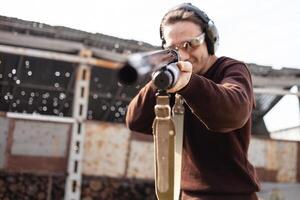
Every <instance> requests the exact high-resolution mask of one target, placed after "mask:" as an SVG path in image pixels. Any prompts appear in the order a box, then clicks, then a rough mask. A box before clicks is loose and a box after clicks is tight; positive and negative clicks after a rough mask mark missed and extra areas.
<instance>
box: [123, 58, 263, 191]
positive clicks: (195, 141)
mask: <svg viewBox="0 0 300 200" xmlns="http://www.w3.org/2000/svg"><path fill="white" fill-rule="evenodd" d="M155 93H156V90H155V88H154V87H153V86H152V84H151V83H148V84H147V85H146V86H145V87H144V88H142V89H141V91H140V92H139V93H138V95H137V96H136V97H135V98H134V99H133V100H132V101H131V103H130V104H129V106H128V111H127V116H126V123H127V126H128V127H129V128H130V129H131V130H134V131H138V132H142V133H148V134H151V133H152V128H151V126H152V122H153V119H154V117H155V116H154V105H155ZM178 93H179V94H181V95H182V96H183V98H184V100H185V107H186V111H185V121H184V149H183V155H182V162H183V163H182V183H181V188H182V189H183V190H184V191H191V192H196V193H201V194H251V193H253V192H256V191H258V190H259V183H258V179H257V176H256V173H255V170H254V168H253V166H252V165H251V164H250V163H249V161H248V159H247V151H248V146H249V140H250V137H251V112H252V109H253V107H254V97H253V88H252V81H251V75H250V73H249V71H248V69H247V67H246V65H245V64H244V63H242V62H240V61H236V60H233V59H231V58H227V57H221V58H218V60H217V61H216V62H215V63H214V65H213V66H212V67H211V68H210V69H209V70H208V71H207V73H206V74H204V75H203V76H202V75H198V74H192V76H191V79H190V81H189V83H188V84H187V86H186V87H185V88H183V89H182V90H180V91H179V92H178Z"/></svg>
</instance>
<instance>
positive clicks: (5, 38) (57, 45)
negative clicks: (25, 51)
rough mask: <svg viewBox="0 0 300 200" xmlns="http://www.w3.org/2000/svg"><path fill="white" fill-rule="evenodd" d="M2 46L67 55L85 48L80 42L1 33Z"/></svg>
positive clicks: (0, 42)
mask: <svg viewBox="0 0 300 200" xmlns="http://www.w3.org/2000/svg"><path fill="white" fill-rule="evenodd" d="M0 44H7V45H13V46H23V47H28V48H34V49H45V50H52V51H59V52H67V53H77V52H79V51H80V50H81V49H83V48H84V46H83V44H81V43H79V42H71V41H66V40H59V39H51V38H45V37H39V36H31V35H25V34H21V33H18V34H14V33H12V32H7V31H0Z"/></svg>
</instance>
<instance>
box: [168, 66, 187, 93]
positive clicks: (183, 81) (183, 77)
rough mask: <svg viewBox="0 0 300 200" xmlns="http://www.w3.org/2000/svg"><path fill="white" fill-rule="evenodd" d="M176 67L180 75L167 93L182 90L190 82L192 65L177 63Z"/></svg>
mask: <svg viewBox="0 0 300 200" xmlns="http://www.w3.org/2000/svg"><path fill="white" fill-rule="evenodd" d="M177 67H178V68H179V70H180V75H179V78H178V81H177V83H176V85H175V86H174V87H172V88H171V89H169V90H168V92H169V93H175V92H177V91H179V90H181V89H182V88H184V87H185V86H186V85H187V84H188V82H189V81H190V78H191V75H192V72H193V65H192V64H191V63H190V62H188V61H179V62H178V63H177Z"/></svg>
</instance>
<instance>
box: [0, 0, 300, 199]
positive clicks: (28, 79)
mask: <svg viewBox="0 0 300 200" xmlns="http://www.w3.org/2000/svg"><path fill="white" fill-rule="evenodd" d="M182 2H184V1H178V0H169V1H165V0H164V1H162V0H160V1H158V0H153V1H146V2H143V1H137V0H136V1H135V0H128V1H114V0H111V1H95V0H87V1H69V0H60V1H58V0H52V1H46V0H45V1H37V0H27V1H17V0H10V1H9V2H8V1H7V2H4V3H2V4H1V7H0V199H14V200H16V199H47V200H50V199H55V200H56V199H85V200H90V199H105V200H106V199H124V200H125V199H143V200H144V199H155V193H154V180H153V176H154V174H153V173H154V171H153V141H152V137H151V136H145V135H143V134H140V133H135V132H131V131H130V130H128V129H127V128H126V127H125V125H124V117H125V114H126V109H127V105H128V103H129V102H130V100H131V99H132V98H133V97H134V95H135V94H136V93H137V92H138V91H139V89H140V88H141V87H142V86H143V85H144V84H145V83H146V82H147V81H148V80H149V77H146V78H145V79H143V80H141V81H139V82H137V83H136V84H135V85H134V86H121V85H120V84H118V80H117V77H116V72H117V69H118V66H120V63H122V62H124V61H125V59H126V57H127V56H128V55H130V54H132V53H136V52H144V51H150V50H155V49H159V48H160V47H159V46H160V39H159V31H158V30H159V24H160V20H161V18H162V16H163V14H164V13H165V12H166V11H167V10H168V9H169V8H171V7H173V6H175V5H177V4H179V3H182ZM189 2H191V3H193V4H194V5H196V6H198V7H199V8H201V9H202V10H203V11H205V12H206V13H207V14H208V16H209V17H210V18H211V19H212V20H213V21H214V22H215V24H216V26H217V28H218V30H219V33H220V47H219V50H218V52H217V56H223V55H224V56H229V57H233V58H236V59H238V60H242V61H244V62H246V63H247V64H248V67H249V69H250V71H251V73H252V78H253V85H254V92H255V99H256V108H255V110H254V112H253V115H252V120H253V130H252V133H253V136H252V140H251V145H250V149H249V159H250V161H251V162H252V163H253V164H254V165H255V167H256V169H257V172H258V175H259V177H260V180H261V181H262V191H261V192H260V193H259V196H260V197H261V198H262V199H266V200H268V199H288V200H293V199H298V198H297V197H298V196H299V195H300V192H299V189H300V184H299V181H300V156H299V154H300V145H299V144H300V143H299V141H300V114H299V109H300V106H299V96H300V92H299V85H300V65H299V61H298V51H297V50H298V49H299V47H300V39H299V37H298V35H300V26H299V25H298V22H299V20H300V10H299V9H300V5H299V4H300V3H298V2H297V1H296V0H289V1H281V0H273V1H270V0H267V1H263V2H262V1H258V0H254V1H247V2H243V1H237V0H227V1H221V0H215V1H208V0H202V1H189Z"/></svg>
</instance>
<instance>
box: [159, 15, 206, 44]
mask: <svg viewBox="0 0 300 200" xmlns="http://www.w3.org/2000/svg"><path fill="white" fill-rule="evenodd" d="M182 21H186V22H192V23H194V24H196V25H198V26H199V28H201V30H202V31H203V32H205V27H206V25H205V23H204V22H203V21H202V20H201V19H200V18H199V17H198V16H197V14H195V12H193V11H189V10H184V9H179V10H172V11H170V12H168V13H167V14H166V15H165V16H164V17H163V19H162V21H161V24H160V37H161V39H162V40H164V36H163V31H164V26H166V25H169V24H175V23H176V22H182Z"/></svg>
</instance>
